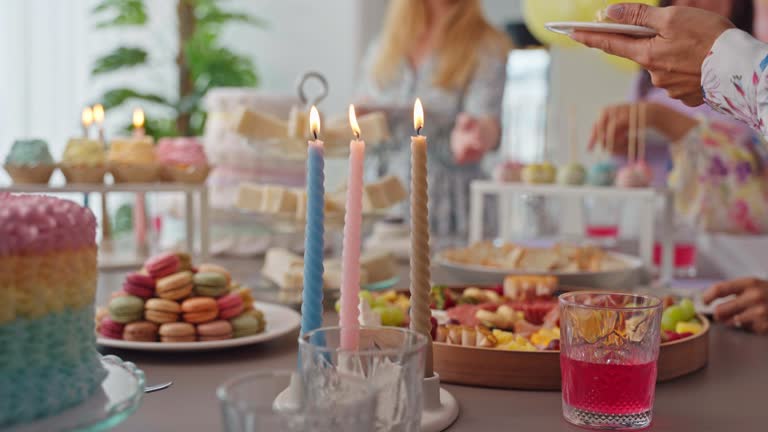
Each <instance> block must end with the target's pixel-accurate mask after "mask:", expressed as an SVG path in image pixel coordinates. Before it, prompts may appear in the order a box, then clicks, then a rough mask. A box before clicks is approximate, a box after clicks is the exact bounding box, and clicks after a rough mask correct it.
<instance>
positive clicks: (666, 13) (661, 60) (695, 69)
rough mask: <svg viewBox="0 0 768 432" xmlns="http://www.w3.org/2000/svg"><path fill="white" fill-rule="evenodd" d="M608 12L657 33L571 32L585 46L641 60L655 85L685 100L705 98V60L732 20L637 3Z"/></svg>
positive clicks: (697, 101)
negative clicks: (643, 34)
mask: <svg viewBox="0 0 768 432" xmlns="http://www.w3.org/2000/svg"><path fill="white" fill-rule="evenodd" d="M607 14H608V17H609V18H611V19H612V20H613V21H614V22H616V23H619V24H632V25H638V26H645V27H651V28H653V29H654V30H656V31H657V32H658V35H656V36H655V37H651V38H634V37H631V36H626V35H619V34H610V33H594V32H583V31H578V32H574V33H573V34H572V35H571V37H572V38H573V39H574V40H576V41H577V42H580V43H583V44H584V45H586V46H589V47H593V48H598V49H601V50H603V51H605V52H607V53H609V54H614V55H617V56H620V57H625V58H628V59H631V60H634V61H636V62H637V63H639V64H640V65H641V66H642V67H644V68H645V69H647V70H648V71H649V72H650V74H651V78H652V81H653V84H654V85H655V86H656V87H661V88H664V89H666V90H667V92H668V93H669V95H670V96H671V97H673V98H675V99H680V100H681V101H683V103H685V104H686V105H689V106H698V105H701V104H702V103H704V100H703V96H702V92H701V65H702V63H703V62H704V59H705V58H706V56H707V55H708V53H709V51H710V49H711V48H712V45H713V44H714V43H715V40H717V38H718V37H720V35H721V34H722V33H723V32H724V31H726V30H728V29H730V28H733V24H732V23H731V22H730V21H728V20H727V19H726V18H724V17H722V16H720V15H718V14H715V13H712V12H708V11H706V10H703V9H697V8H688V7H676V6H673V7H666V8H658V7H652V6H647V5H644V4H635V3H623V4H616V5H612V6H609V7H608V9H607Z"/></svg>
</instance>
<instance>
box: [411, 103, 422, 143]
mask: <svg viewBox="0 0 768 432" xmlns="http://www.w3.org/2000/svg"><path fill="white" fill-rule="evenodd" d="M423 127H424V108H423V107H422V106H421V99H419V98H416V102H415V103H414V104H413V128H414V129H416V134H417V135H418V134H419V133H421V128H423Z"/></svg>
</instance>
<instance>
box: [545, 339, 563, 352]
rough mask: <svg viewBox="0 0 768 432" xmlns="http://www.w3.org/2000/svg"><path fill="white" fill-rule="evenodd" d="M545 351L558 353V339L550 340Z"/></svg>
mask: <svg viewBox="0 0 768 432" xmlns="http://www.w3.org/2000/svg"><path fill="white" fill-rule="evenodd" d="M545 349H546V350H551V351H560V339H552V340H551V341H549V344H547V347H546V348H545Z"/></svg>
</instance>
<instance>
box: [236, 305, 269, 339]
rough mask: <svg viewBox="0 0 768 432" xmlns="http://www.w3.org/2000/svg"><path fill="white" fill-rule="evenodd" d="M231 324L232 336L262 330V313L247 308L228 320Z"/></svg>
mask: <svg viewBox="0 0 768 432" xmlns="http://www.w3.org/2000/svg"><path fill="white" fill-rule="evenodd" d="M229 322H230V323H231V324H232V329H233V337H236V338H239V337H243V336H250V335H254V334H257V333H261V332H263V331H264V327H265V322H264V314H263V313H262V312H261V311H258V310H253V309H251V310H248V311H245V312H243V313H242V314H240V315H238V316H236V317H234V318H232V319H231V320H229Z"/></svg>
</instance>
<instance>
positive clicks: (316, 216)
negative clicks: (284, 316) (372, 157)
mask: <svg viewBox="0 0 768 432" xmlns="http://www.w3.org/2000/svg"><path fill="white" fill-rule="evenodd" d="M310 129H311V131H312V133H313V134H314V136H315V140H314V141H310V142H309V147H308V148H307V225H306V230H305V233H304V236H305V238H304V291H303V292H302V304H301V333H302V334H306V333H307V332H310V331H312V330H316V329H318V328H320V327H321V326H322V325H323V232H324V225H323V223H324V217H325V215H324V211H325V187H324V185H323V181H324V180H325V174H324V172H323V170H324V165H325V161H324V159H323V142H322V141H320V140H318V139H317V132H318V130H319V129H320V116H319V115H318V113H317V110H316V109H315V107H312V111H311V112H310Z"/></svg>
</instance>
